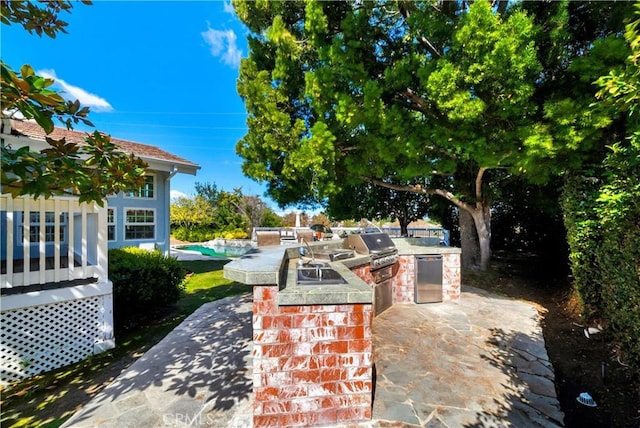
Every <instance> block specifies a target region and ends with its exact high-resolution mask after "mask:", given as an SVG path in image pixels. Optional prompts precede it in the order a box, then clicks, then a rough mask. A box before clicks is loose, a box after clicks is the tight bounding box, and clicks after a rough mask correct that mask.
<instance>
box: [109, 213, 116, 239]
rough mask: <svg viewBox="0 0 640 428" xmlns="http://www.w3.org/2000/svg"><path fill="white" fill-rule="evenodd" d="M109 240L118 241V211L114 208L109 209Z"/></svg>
mask: <svg viewBox="0 0 640 428" xmlns="http://www.w3.org/2000/svg"><path fill="white" fill-rule="evenodd" d="M107 240H109V241H115V240H116V211H115V210H114V209H113V208H107Z"/></svg>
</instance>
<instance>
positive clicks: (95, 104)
mask: <svg viewBox="0 0 640 428" xmlns="http://www.w3.org/2000/svg"><path fill="white" fill-rule="evenodd" d="M36 74H38V75H39V76H42V77H46V78H49V79H54V80H55V81H56V83H55V84H56V85H57V86H59V87H60V89H62V91H64V93H63V94H62V95H63V96H64V97H65V98H68V99H71V100H78V101H80V103H81V104H82V105H84V106H87V107H89V108H91V109H92V110H93V111H102V112H108V111H113V107H111V104H109V103H108V102H107V100H105V99H104V98H102V97H99V96H97V95H95V94H92V93H90V92H87V91H85V90H84V89H82V88H79V87H77V86H73V85H70V84H69V83H67V82H65V81H64V80H62V79H60V78H59V77H57V76H56V72H55V71H54V70H40V71H38V72H37V73H36Z"/></svg>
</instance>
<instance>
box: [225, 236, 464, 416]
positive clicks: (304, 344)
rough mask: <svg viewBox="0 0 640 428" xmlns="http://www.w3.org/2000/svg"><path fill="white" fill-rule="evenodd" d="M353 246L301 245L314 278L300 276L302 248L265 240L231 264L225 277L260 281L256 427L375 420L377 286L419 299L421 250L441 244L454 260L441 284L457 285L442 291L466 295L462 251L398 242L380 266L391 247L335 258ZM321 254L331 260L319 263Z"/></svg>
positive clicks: (402, 299)
mask: <svg viewBox="0 0 640 428" xmlns="http://www.w3.org/2000/svg"><path fill="white" fill-rule="evenodd" d="M346 244H348V241H346V240H345V241H342V240H338V241H323V242H317V243H310V244H304V245H303V247H305V248H307V249H309V253H308V254H306V256H305V257H304V259H303V260H304V262H305V265H304V266H305V267H306V266H311V267H309V269H311V270H310V272H312V271H313V266H316V269H318V270H317V272H318V275H317V277H318V278H319V279H318V280H317V282H314V280H313V278H311V277H309V278H311V279H310V280H308V281H307V280H306V278H307V277H304V278H303V277H301V276H300V270H301V269H298V268H299V261H300V251H299V246H295V247H291V246H288V247H285V246H274V247H266V248H260V249H257V250H255V251H253V252H251V253H248V254H246V255H245V256H243V257H242V258H240V259H236V260H234V261H232V262H230V263H228V264H227V265H225V267H224V276H225V278H228V279H232V280H235V281H238V282H241V283H244V284H248V285H252V286H253V391H254V407H253V425H254V426H255V427H266V426H313V425H330V424H341V423H348V422H357V421H367V420H370V419H371V414H372V402H373V386H374V385H373V381H374V380H373V340H372V339H373V337H372V327H371V326H372V322H373V317H374V313H375V312H376V308H375V300H376V298H377V297H376V289H378V288H379V287H381V286H384V287H391V290H392V304H393V303H413V291H412V290H413V284H414V282H413V277H412V275H413V274H414V272H415V270H414V269H413V268H412V260H413V259H414V258H415V257H416V255H418V254H434V252H435V251H436V250H437V249H440V250H441V252H442V253H443V257H444V256H445V255H446V258H447V261H446V262H443V284H447V283H448V282H449V283H451V286H452V287H449V288H450V289H449V288H448V289H445V291H443V293H445V292H446V294H447V296H448V298H451V299H455V298H457V297H458V296H459V292H460V281H459V280H460V273H459V256H460V250H459V249H452V248H448V247H442V248H439V247H422V246H420V245H414V244H415V242H411V241H403V242H398V252H397V258H396V260H394V262H393V264H391V265H387V266H383V268H378V265H379V264H382V265H384V264H385V262H386V261H389V260H390V259H389V257H390V256H389V254H388V253H385V256H384V257H385V260H384V261H382V260H381V259H380V260H377V261H376V260H374V259H375V255H374V254H361V253H359V252H354V254H353V255H352V256H351V257H348V258H345V259H336V260H334V258H333V256H336V258H338V256H339V257H343V254H344V251H343V250H344V249H345V248H347V249H348V248H349V247H348V245H346ZM456 250H457V251H456ZM311 252H313V253H314V254H310V253H311ZM439 254H440V253H439ZM320 257H327V259H322V263H318V261H319V260H321V259H320ZM448 259H450V260H448ZM332 260H333V261H332ZM455 260H457V261H458V262H457V266H456V262H455ZM312 262H313V263H317V264H311V263H312ZM374 262H375V263H374ZM318 266H319V267H318ZM445 267H446V268H445ZM387 268H388V270H387V271H384V273H383V274H379V273H377V271H381V270H382V269H387ZM303 269H304V268H303ZM321 271H322V272H324V277H323V276H322V275H320V273H321ZM445 277H446V279H445ZM322 278H328V279H329V281H327V282H328V283H325V282H323V279H322ZM339 278H341V279H342V280H343V281H340V280H339ZM456 278H457V284H453V282H455V280H456ZM335 282H340V283H335Z"/></svg>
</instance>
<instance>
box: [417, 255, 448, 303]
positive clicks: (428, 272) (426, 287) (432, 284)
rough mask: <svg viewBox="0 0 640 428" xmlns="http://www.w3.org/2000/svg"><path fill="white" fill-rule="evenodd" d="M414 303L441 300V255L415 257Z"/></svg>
mask: <svg viewBox="0 0 640 428" xmlns="http://www.w3.org/2000/svg"><path fill="white" fill-rule="evenodd" d="M414 300H415V302H416V303H435V302H442V256H418V257H416V283H415V292H414Z"/></svg>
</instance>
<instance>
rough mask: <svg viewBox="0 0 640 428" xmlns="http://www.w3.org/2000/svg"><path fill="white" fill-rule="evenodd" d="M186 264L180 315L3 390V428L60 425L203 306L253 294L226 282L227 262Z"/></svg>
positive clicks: (241, 285) (246, 289)
mask: <svg viewBox="0 0 640 428" xmlns="http://www.w3.org/2000/svg"><path fill="white" fill-rule="evenodd" d="M181 263H182V264H183V265H184V267H185V268H186V269H188V270H189V271H190V272H192V274H190V275H189V276H188V278H187V281H186V290H185V293H184V294H183V296H182V297H181V299H180V300H179V301H178V305H177V310H176V311H174V312H173V313H171V314H170V315H168V316H167V317H165V318H163V319H161V320H159V321H157V322H155V323H154V324H153V325H149V326H145V327H141V328H137V329H135V330H132V331H129V332H127V333H126V334H125V335H123V336H122V337H116V343H117V346H116V348H115V349H112V350H110V351H108V352H105V353H102V354H100V355H96V356H93V357H90V358H89V359H87V360H85V361H81V362H79V363H76V364H73V365H71V366H67V367H64V368H61V369H59V370H56V371H53V372H49V373H46V374H43V375H40V376H36V377H33V378H31V379H28V380H25V381H23V382H20V383H19V384H15V385H12V386H11V387H10V388H9V389H7V390H1V391H0V394H1V399H0V407H1V415H0V426H2V427H58V426H60V425H61V424H62V423H63V422H64V421H65V420H67V419H68V418H69V417H71V415H73V413H75V412H76V411H77V410H78V409H79V408H80V407H82V406H83V405H84V404H85V403H86V402H88V401H89V400H90V399H91V397H93V396H94V395H96V394H97V393H98V392H100V391H101V390H102V389H103V388H104V387H106V386H107V385H108V384H109V383H110V382H111V381H112V380H113V379H114V378H115V377H117V376H118V375H119V374H120V373H121V372H122V371H123V370H124V369H126V368H127V367H128V366H130V365H131V364H132V363H133V362H134V361H135V360H136V359H137V358H139V357H140V356H142V355H143V354H144V352H145V351H147V350H148V349H149V348H151V347H152V346H153V345H155V344H156V343H158V342H159V341H160V340H162V338H163V337H164V336H166V335H167V333H169V332H170V331H171V330H173V329H174V328H175V327H176V326H177V325H178V324H180V322H182V321H183V320H184V319H185V318H186V317H187V316H189V315H190V314H191V313H193V312H194V311H195V310H196V309H198V308H199V307H200V306H201V305H202V304H204V303H207V302H211V301H214V300H218V299H222V298H225V297H229V296H234V295H237V294H241V293H244V292H249V291H250V290H251V288H250V287H248V286H246V285H243V284H240V283H237V282H233V281H229V280H227V279H224V278H223V276H222V267H223V266H224V265H225V263H227V262H226V261H218V260H212V261H209V260H206V261H204V260H202V261H201V260H198V261H184V262H181Z"/></svg>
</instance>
